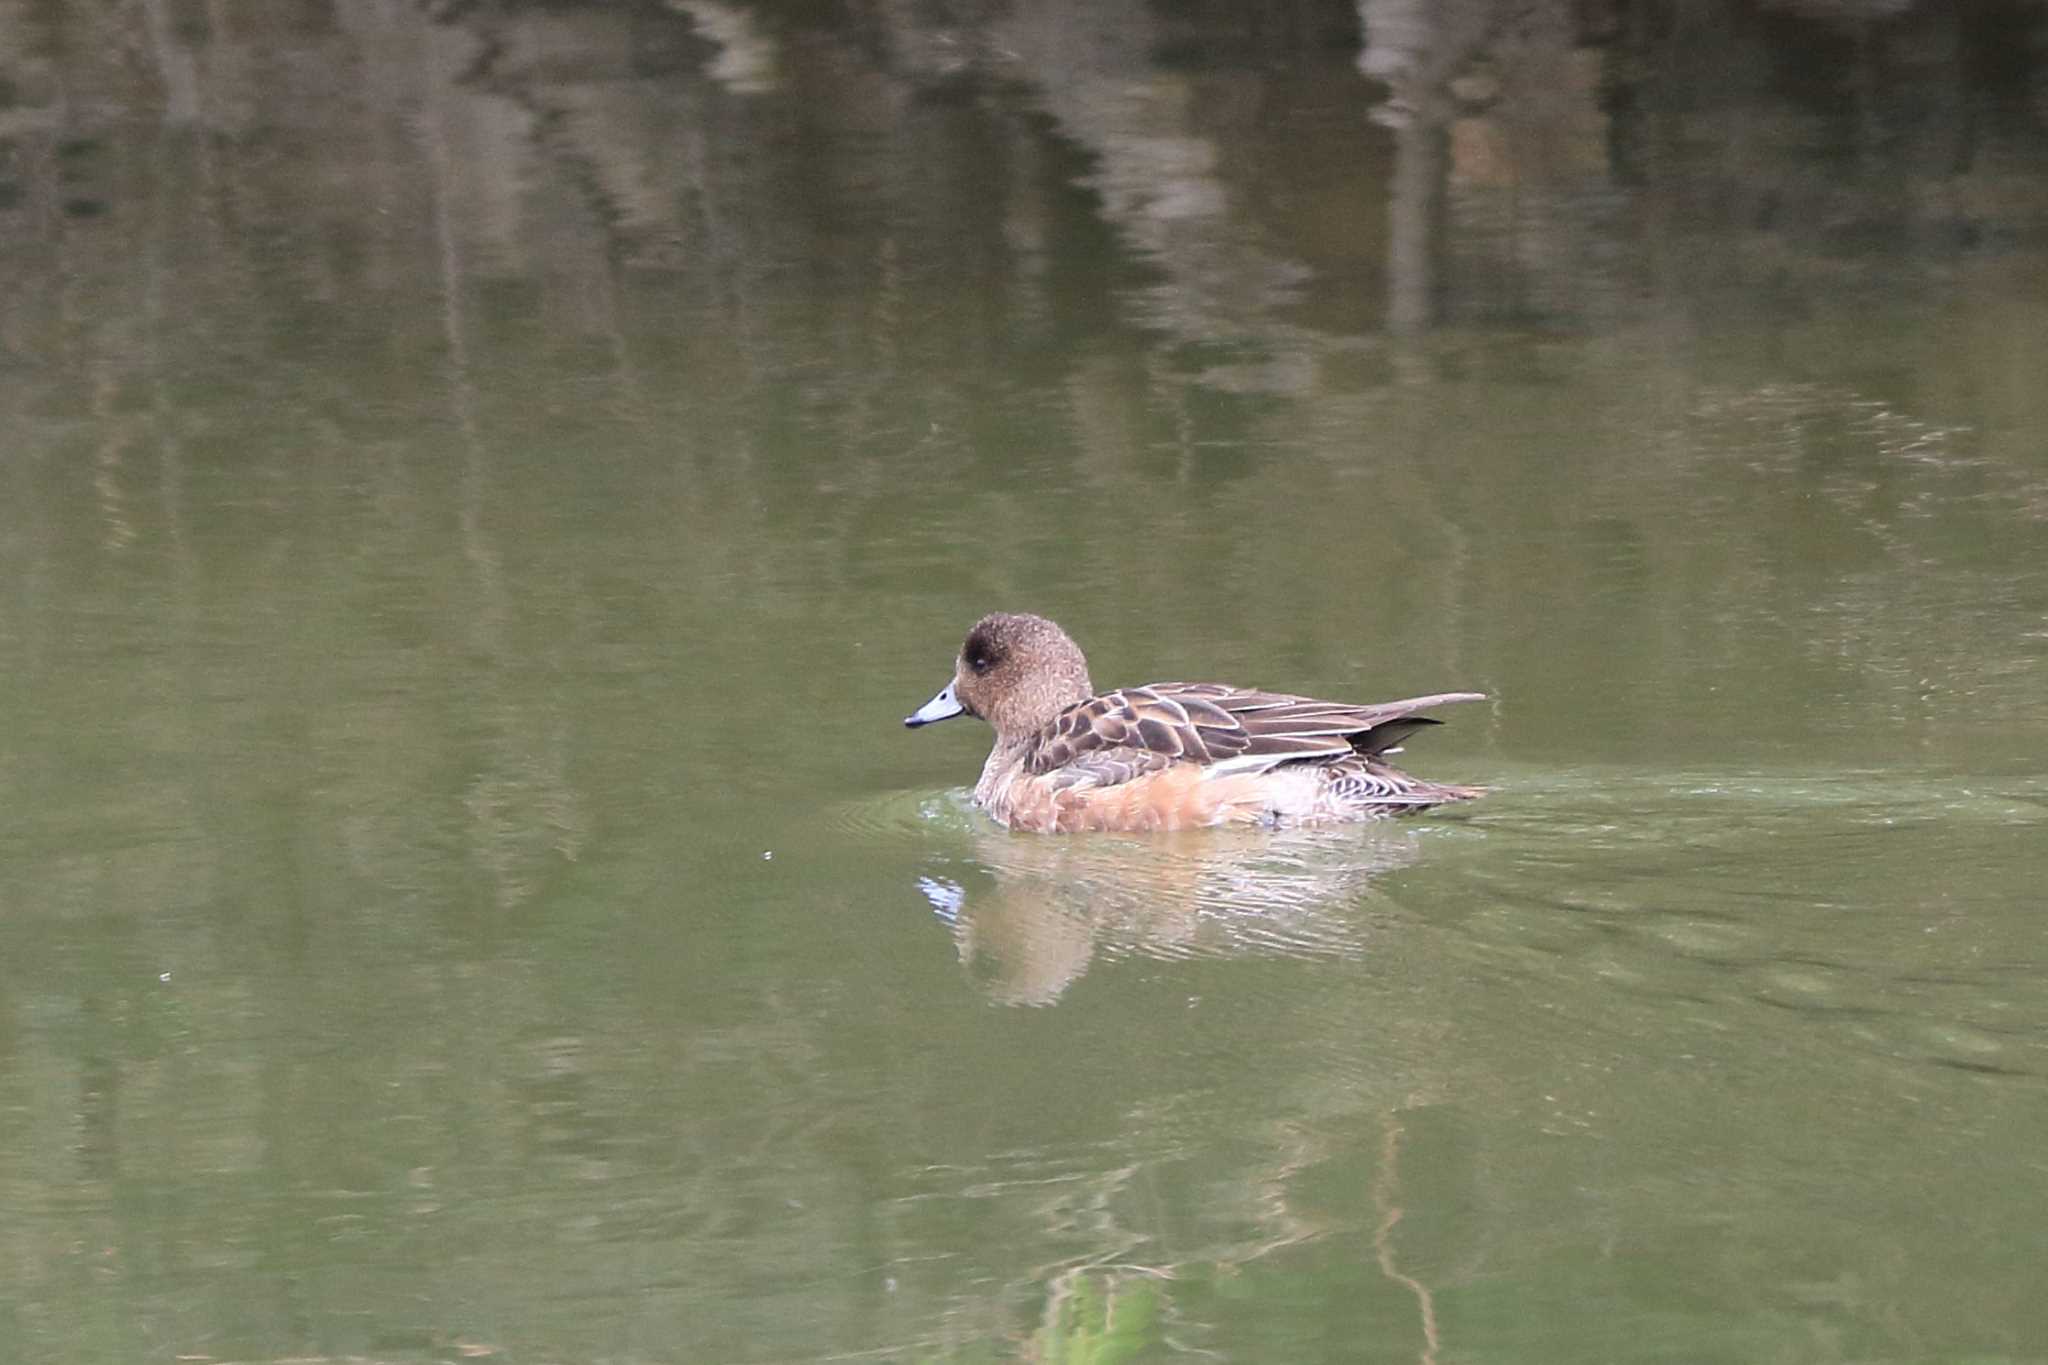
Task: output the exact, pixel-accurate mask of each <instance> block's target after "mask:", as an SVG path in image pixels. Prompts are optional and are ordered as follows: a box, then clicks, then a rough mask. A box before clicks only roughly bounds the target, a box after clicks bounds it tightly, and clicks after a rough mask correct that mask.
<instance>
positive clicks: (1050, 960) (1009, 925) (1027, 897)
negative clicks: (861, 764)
mask: <svg viewBox="0 0 2048 1365" xmlns="http://www.w3.org/2000/svg"><path fill="white" fill-rule="evenodd" d="M1425 837H1426V836H1425V835H1424V833H1423V832H1421V831H1418V830H1414V829H1411V828H1407V827H1405V823H1396V822H1392V821H1383V822H1379V823H1377V824H1375V825H1373V826H1370V827H1368V828H1366V829H1363V830H1360V829H1347V830H1345V831H1342V832H1341V833H1315V832H1295V833H1290V834H1287V835H1282V836H1271V835H1264V834H1260V835H1239V834H1238V833H1236V832H1234V831H1213V830H1205V831H1200V832H1197V833H1191V834H1186V835H1160V836H1148V837H1144V838H1135V839H1127V838H1118V837H1113V836H1112V837H1103V838H1065V837H1057V836H1020V835H1016V834H1011V833H1009V832H1007V831H996V830H981V829H977V830H976V833H975V840H974V854H973V857H972V859H971V860H963V861H959V862H955V861H947V862H944V863H938V864H934V865H933V866H932V868H931V870H930V871H929V872H927V873H926V874H925V875H924V876H922V877H920V878H919V879H918V888H919V890H920V892H921V893H922V894H923V896H924V897H925V899H926V901H927V902H929V904H930V905H931V907H932V909H933V911H934V912H936V913H937V914H938V915H939V917H940V918H941V919H943V920H945V921H946V922H947V923H948V924H950V925H951V926H952V929H953V936H954V942H955V944H956V945H957V947H958V949H959V953H960V961H961V964H962V965H963V966H965V967H966V968H967V969H968V971H969V972H970V973H971V974H972V975H973V976H974V978H975V979H976V981H977V982H978V983H979V984H980V986H981V988H982V989H983V990H984V991H986V992H987V993H988V996H989V998H990V999H992V1000H994V1001H996V1002H998V1003H1000V1004H1006V1005H1050V1004H1052V1003H1054V1002H1055V1001H1057V1000H1058V999H1059V998H1060V996H1061V995H1062V994H1063V993H1064V992H1065V991H1066V990H1067V988H1068V987H1069V986H1070V985H1072V984H1073V982H1074V981H1075V980H1076V979H1078V978H1079V977H1080V976H1081V974H1082V973H1083V972H1085V971H1087V970H1088V966H1089V964H1090V962H1092V961H1093V960H1094V959H1095V957H1096V956H1097V955H1098V954H1103V955H1107V956H1111V957H1119V956H1127V955H1130V956H1139V957H1150V958H1168V959H1170V958H1184V957H1190V956H1222V957H1234V956H1259V955H1269V954H1270V955H1278V956H1293V957H1320V956H1339V957H1346V956H1353V955H1356V954H1360V953H1363V952H1366V951H1367V950H1368V949H1367V944H1368V942H1369V940H1370V938H1371V935H1372V921H1371V916H1372V910H1371V901H1370V900H1369V899H1364V897H1365V895H1366V892H1367V890H1368V888H1369V886H1370V884H1371V881H1372V879H1373V878H1374V877H1375V876H1377V875H1378V874H1381V873H1384V872H1390V871H1393V870H1395V869H1397V868H1401V867H1406V866H1408V865H1409V864H1411V863H1412V862H1414V861H1415V860H1416V858H1418V857H1419V856H1420V854H1421V848H1422V840H1423V839H1424V838H1425Z"/></svg>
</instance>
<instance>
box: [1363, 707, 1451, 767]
mask: <svg viewBox="0 0 2048 1365" xmlns="http://www.w3.org/2000/svg"><path fill="white" fill-rule="evenodd" d="M1442 724H1443V722H1442V721H1440V720H1431V719H1430V718H1429V717H1428V716H1402V717H1401V718H1400V719H1399V720H1390V721H1386V722H1384V723H1383V724H1379V725H1375V726H1373V727H1372V729H1370V730H1367V731H1364V732H1363V733H1361V734H1356V735H1353V736H1351V747H1352V748H1354V749H1356V750H1358V752H1360V753H1361V754H1364V755H1365V756H1366V757H1367V758H1373V757H1376V756H1377V755H1380V754H1385V753H1392V752H1393V751H1394V750H1396V749H1398V748H1400V747H1401V741H1402V740H1404V739H1407V738H1408V736H1410V735H1412V734H1414V733H1415V732H1416V731H1417V730H1420V729H1423V728H1425V727H1427V726H1431V725H1442Z"/></svg>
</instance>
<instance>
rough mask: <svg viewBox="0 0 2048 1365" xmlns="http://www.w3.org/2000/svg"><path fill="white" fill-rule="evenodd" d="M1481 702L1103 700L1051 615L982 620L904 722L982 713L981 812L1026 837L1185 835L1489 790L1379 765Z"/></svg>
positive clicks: (1128, 694)
mask: <svg viewBox="0 0 2048 1365" xmlns="http://www.w3.org/2000/svg"><path fill="white" fill-rule="evenodd" d="M1482 699H1483V698H1482V695H1481V694H1480V693H1477V692H1444V693H1439V694H1436V695H1434V696H1427V697H1410V698H1408V699H1407V700H1404V701H1391V702H1381V703H1377V704H1370V705H1352V704H1349V703H1345V702H1331V701H1318V700H1316V699H1314V698H1312V697H1298V696H1293V695H1291V694H1288V693H1283V692H1262V691H1257V690H1255V689H1250V688H1241V687H1231V686H1227V685H1225V684H1223V683H1151V684H1148V685H1146V686H1144V687H1126V688H1120V689H1118V690H1116V691H1113V692H1104V693H1101V694H1097V693H1096V692H1095V689H1094V685H1093V684H1092V683H1091V682H1090V681H1089V678H1088V667H1087V662H1086V660H1085V659H1084V658H1083V657H1082V655H1081V651H1080V649H1079V647H1077V646H1076V645H1075V644H1074V642H1073V641H1072V640H1070V639H1068V638H1067V635H1066V633H1065V632H1064V631H1062V630H1061V629H1060V628H1059V627H1058V626H1057V625H1054V624H1053V623H1052V622H1051V621H1048V620H1046V619H1045V618H1044V617H1040V616H1027V615H1018V614H1009V613H998V614H996V615H992V616H987V617H984V618H982V620H980V621H979V622H977V623H976V624H975V626H974V629H973V630H972V631H970V632H969V633H968V636H967V641H966V643H965V644H964V645H963V646H962V647H961V650H960V657H959V660H958V662H957V663H956V665H955V668H954V675H953V681H952V682H951V683H950V684H948V685H947V687H946V688H945V689H944V690H942V691H941V692H940V693H939V695H938V696H936V697H934V698H933V699H932V700H931V701H930V702H929V703H927V704H926V705H925V706H924V707H923V708H922V709H920V710H919V711H918V712H916V713H915V714H913V715H912V716H910V717H909V718H908V719H907V720H906V721H905V724H908V725H924V724H928V723H930V722H932V721H935V720H944V719H946V718H947V717H949V716H953V715H960V714H968V715H976V716H980V717H982V718H983V719H985V720H987V721H988V722H989V723H990V724H991V725H992V726H994V728H995V732H996V742H995V747H994V748H993V749H992V750H991V751H990V753H989V757H988V762H987V763H986V764H985V765H984V766H983V768H982V774H981V780H980V781H979V782H978V783H977V784H976V785H975V789H974V799H975V802H976V804H978V805H980V806H982V807H983V808H985V809H986V810H987V811H988V812H989V813H990V814H991V815H993V816H994V817H995V818H996V819H997V820H1000V821H1002V822H1003V823H1004V824H1006V825H1011V826H1013V827H1016V828H1021V829H1035V830H1070V829H1174V828H1183V827H1186V826H1191V825H1208V824H1225V823H1232V822H1241V821H1260V822H1264V823H1268V824H1293V823H1312V822H1319V821H1328V820H1347V819H1362V818H1366V817H1369V816H1373V815H1387V814H1394V813H1398V812H1404V811H1411V810H1419V809H1423V808H1426V807H1428V806H1434V805H1440V804H1442V803H1444V802H1446V801H1460V800H1464V799H1466V798H1469V797H1473V796H1477V795H1479V794H1480V791H1479V789H1478V788H1473V787H1454V786H1449V785H1446V784H1440V783H1432V782H1425V781H1423V780H1421V779H1420V778H1416V777H1411V776H1409V775H1408V774H1407V773H1404V772H1401V771H1400V770H1399V769H1397V768H1394V767H1391V766H1390V765H1388V764H1386V763H1384V762H1382V761H1381V756H1382V755H1385V754H1388V753H1392V752H1394V751H1395V750H1396V749H1397V748H1398V747H1399V745H1400V743H1401V741H1402V740H1404V739H1406V738H1407V737H1408V736H1409V735H1411V734H1413V733H1414V732H1415V731H1417V730H1420V729H1422V728H1423V727H1425V726H1429V725H1435V724H1437V723H1438V722H1436V721H1434V720H1431V719H1429V718H1428V717H1425V716H1418V715H1416V714H1415V713H1416V712H1418V711H1422V710H1425V709H1427V708H1429V707H1433V706H1442V705H1446V704H1448V703H1451V702H1459V701H1478V700H1482Z"/></svg>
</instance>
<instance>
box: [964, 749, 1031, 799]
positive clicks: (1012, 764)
mask: <svg viewBox="0 0 2048 1365" xmlns="http://www.w3.org/2000/svg"><path fill="white" fill-rule="evenodd" d="M1035 738H1036V736H1033V735H1024V736H1022V737H1019V738H1012V739H1000V738H999V739H997V740H996V742H995V747H994V748H992V749H990V750H989V751H988V761H987V762H986V763H984V764H982V765H981V780H980V781H979V782H976V783H975V784H974V804H976V805H977V806H982V807H984V808H988V807H990V806H991V804H992V803H994V802H995V801H997V799H998V798H999V797H1000V796H1001V795H1002V794H1003V793H1004V792H1005V791H1006V790H1007V789H1008V788H1009V785H1010V784H1011V783H1012V782H1014V781H1016V780H1017V779H1018V778H1019V777H1020V776H1022V775H1023V772H1024V755H1025V751H1026V750H1027V749H1029V748H1030V747H1031V741H1032V740H1033V739H1035Z"/></svg>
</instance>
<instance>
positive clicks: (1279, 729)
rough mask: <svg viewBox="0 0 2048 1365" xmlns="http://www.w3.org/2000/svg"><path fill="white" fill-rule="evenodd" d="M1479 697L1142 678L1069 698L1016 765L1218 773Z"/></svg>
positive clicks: (1103, 776) (1360, 749)
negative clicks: (1385, 698) (1297, 692)
mask: <svg viewBox="0 0 2048 1365" xmlns="http://www.w3.org/2000/svg"><path fill="white" fill-rule="evenodd" d="M1481 699H1482V698H1481V695H1480V694H1479V693H1475V692H1441V693H1436V694H1434V695H1431V696H1427V697H1410V698H1407V699H1405V700H1402V701H1390V702H1380V703H1377V704H1372V705H1364V706H1354V705H1349V704H1346V703H1343V702H1329V701H1317V700H1315V699H1314V698H1312V697H1298V696H1292V695H1290V694H1287V693H1282V692H1261V691H1257V690H1254V689H1250V688H1238V687H1230V686H1227V685H1225V684H1222V683H1152V684H1149V685H1148V686H1145V687H1127V688H1121V689H1119V690H1117V691H1114V692H1105V693H1103V694H1101V695H1100V696H1095V697H1090V698H1089V699H1088V700H1086V701H1084V702H1080V703H1078V704H1076V705H1074V706H1071V707H1069V708H1068V709H1067V710H1066V711H1064V712H1062V713H1061V714H1060V715H1059V716H1058V717H1057V718H1055V719H1054V720H1053V721H1052V723H1051V724H1049V725H1048V726H1046V728H1045V729H1044V730H1043V731H1042V732H1041V733H1040V734H1039V736H1038V737H1037V739H1036V740H1035V741H1034V742H1033V744H1032V746H1031V748H1030V750H1029V752H1028V754H1027V756H1026V758H1025V770H1026V771H1027V772H1030V773H1032V774H1035V775H1044V774H1047V773H1058V772H1062V771H1063V770H1066V769H1068V768H1078V769H1079V771H1078V773H1077V776H1076V778H1075V781H1076V782H1082V781H1086V782H1088V783H1089V784H1090V785H1102V786H1108V785H1113V784H1115V783H1117V782H1125V781H1129V780H1131V778H1133V777H1136V776H1139V775H1141V774H1142V773H1147V772H1156V771H1158V770H1159V769H1160V768H1162V767H1164V766H1166V765H1168V764H1172V763H1180V762H1185V763H1192V764H1197V765H1200V766H1202V767H1205V768H1208V769H1210V770H1211V774H1212V775H1214V776H1222V775H1224V774H1226V773H1249V772H1260V771H1264V770H1265V769H1268V768H1272V767H1275V766H1277V765H1279V764H1282V763H1289V762H1295V761H1299V760H1302V759H1315V758H1328V759H1341V758H1346V757H1350V756H1354V755H1364V756H1371V755H1374V754H1379V753H1385V752H1387V751H1389V750H1391V749H1393V748H1394V747H1395V746H1397V745H1398V743H1399V742H1400V741H1401V740H1402V739H1405V738H1406V737H1407V736H1408V735H1410V734H1412V733H1414V732H1415V731H1416V730H1418V729H1420V728H1421V727H1423V726H1425V725H1434V724H1436V723H1437V722H1435V721H1432V720H1428V719H1427V718H1424V717H1418V716H1415V715H1414V713H1415V712H1417V711H1421V710H1424V709H1427V708H1429V707H1432V706H1441V705H1446V704H1448V703H1451V702H1459V701H1477V700H1481ZM1140 756H1143V757H1142V758H1141V757H1140ZM1117 774H1122V775H1121V776H1119V775H1117Z"/></svg>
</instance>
